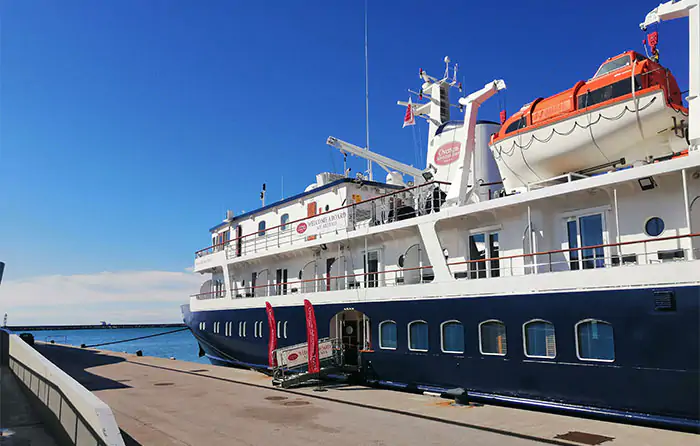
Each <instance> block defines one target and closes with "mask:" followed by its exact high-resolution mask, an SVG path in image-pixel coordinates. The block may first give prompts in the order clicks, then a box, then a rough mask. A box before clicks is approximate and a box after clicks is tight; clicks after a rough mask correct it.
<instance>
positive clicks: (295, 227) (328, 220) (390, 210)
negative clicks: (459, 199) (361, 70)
mask: <svg viewBox="0 0 700 446" xmlns="http://www.w3.org/2000/svg"><path fill="white" fill-rule="evenodd" d="M449 185H450V183H445V182H442V181H431V182H429V183H425V184H421V185H417V186H412V187H408V188H405V189H400V190H397V191H394V192H390V193H388V194H384V195H381V196H378V197H374V198H369V199H367V200H363V201H359V202H356V203H351V204H348V205H345V206H342V207H339V208H336V209H331V210H329V211H327V212H320V213H319V214H317V215H313V216H309V217H304V218H300V219H298V220H294V221H290V222H287V223H284V224H280V225H277V226H273V227H271V228H265V229H262V230H260V229H258V230H256V231H255V232H251V233H249V234H244V235H241V236H240V237H234V238H233V239H230V240H227V241H225V242H223V243H219V244H216V245H212V246H209V247H207V248H204V249H200V250H199V251H197V252H195V258H200V257H203V256H206V255H209V254H212V253H215V252H220V251H224V250H225V251H226V257H227V258H229V259H231V258H235V257H242V256H245V255H248V254H251V253H256V252H260V251H265V250H268V249H271V248H276V247H280V246H284V245H295V244H303V243H306V242H307V241H311V240H317V239H321V238H323V237H324V236H327V235H328V234H333V235H335V234H338V233H341V232H347V231H352V230H356V229H358V228H361V227H369V226H378V225H382V224H386V223H392V222H394V221H400V220H405V219H408V218H412V217H416V216H420V215H425V214H429V213H431V212H437V211H439V210H440V206H441V204H442V202H443V201H444V196H445V193H446V190H447V187H448V186H449Z"/></svg>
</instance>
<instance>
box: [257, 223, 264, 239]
mask: <svg viewBox="0 0 700 446" xmlns="http://www.w3.org/2000/svg"><path fill="white" fill-rule="evenodd" d="M264 235H265V221H264V220H263V221H261V222H260V223H258V236H259V237H262V236H264Z"/></svg>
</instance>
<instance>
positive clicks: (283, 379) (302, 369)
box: [272, 338, 344, 389]
mask: <svg viewBox="0 0 700 446" xmlns="http://www.w3.org/2000/svg"><path fill="white" fill-rule="evenodd" d="M343 353H344V351H343V344H342V342H341V340H340V339H337V338H322V339H319V341H318V357H319V363H320V370H319V372H318V373H316V372H313V373H312V372H309V346H308V344H307V343H306V342H303V343H301V344H295V345H290V346H288V347H282V348H278V349H277V350H275V351H274V358H275V364H276V365H275V366H274V367H273V372H272V385H274V386H279V387H282V388H283V389H287V388H289V387H292V386H298V385H299V384H302V383H304V382H307V381H310V380H313V379H321V378H322V377H323V376H328V375H329V374H331V373H334V372H342V369H343V358H344V354H343Z"/></svg>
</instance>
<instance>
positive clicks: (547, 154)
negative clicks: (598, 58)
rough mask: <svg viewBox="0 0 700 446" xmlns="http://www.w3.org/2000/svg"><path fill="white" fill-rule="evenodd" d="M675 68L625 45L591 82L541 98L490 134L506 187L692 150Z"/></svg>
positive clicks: (524, 107)
mask: <svg viewBox="0 0 700 446" xmlns="http://www.w3.org/2000/svg"><path fill="white" fill-rule="evenodd" d="M687 115H688V110H687V109H686V108H685V107H684V106H683V101H682V98H681V91H680V89H679V88H678V83H677V82H676V79H675V78H674V77H673V75H672V74H671V73H670V71H669V70H667V69H666V68H664V67H663V66H661V65H660V64H658V63H656V62H654V61H652V60H650V59H648V58H646V57H644V56H642V55H641V54H638V53H636V52H634V51H627V52H625V53H622V54H620V55H618V56H615V57H612V58H610V59H608V60H606V61H605V62H604V63H603V64H602V65H601V66H600V68H598V71H597V72H596V74H595V75H594V76H593V78H592V79H590V80H589V81H587V82H584V81H579V82H577V83H576V84H575V85H574V86H573V87H572V88H570V89H568V90H566V91H563V92H561V93H559V94H556V95H554V96H550V97H548V98H546V99H543V98H538V99H536V100H534V101H533V102H531V103H529V104H526V105H525V106H523V107H522V108H521V109H520V110H519V111H518V112H517V113H515V114H514V115H513V116H511V117H510V118H509V119H508V120H506V121H505V122H504V123H503V125H502V126H501V128H500V130H499V132H498V133H496V134H495V135H493V137H492V138H491V144H490V148H491V150H492V151H493V153H494V157H495V159H496V163H497V164H498V167H499V170H500V172H501V175H502V176H503V177H504V180H503V181H504V186H505V189H506V190H507V191H513V190H518V189H522V188H524V187H526V186H527V185H528V184H532V183H535V182H538V181H543V180H546V179H551V178H554V177H556V176H559V175H562V174H566V173H570V172H578V171H582V170H586V169H590V168H591V167H595V166H601V165H606V164H611V163H614V162H616V161H619V160H621V159H623V158H624V160H625V161H624V162H623V163H620V164H631V163H634V162H637V161H644V162H646V161H648V160H649V159H650V158H649V157H652V158H656V157H659V156H667V155H671V154H673V153H676V152H680V151H682V150H684V149H687V143H686V141H685V138H684V137H683V135H682V134H683V132H682V131H681V132H680V134H679V132H678V129H682V128H683V126H684V125H685V123H686V122H687Z"/></svg>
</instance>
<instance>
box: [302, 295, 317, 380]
mask: <svg viewBox="0 0 700 446" xmlns="http://www.w3.org/2000/svg"><path fill="white" fill-rule="evenodd" d="M304 314H305V315H306V344H307V348H308V349H309V373H318V372H320V371H321V364H320V361H319V358H318V331H317V330H316V315H315V314H314V307H313V305H311V302H309V300H308V299H304Z"/></svg>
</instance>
